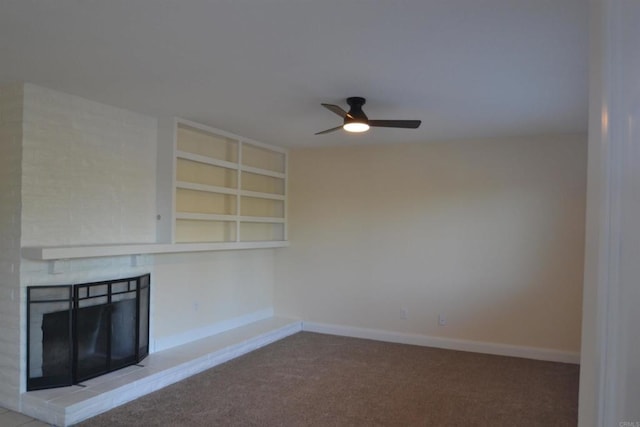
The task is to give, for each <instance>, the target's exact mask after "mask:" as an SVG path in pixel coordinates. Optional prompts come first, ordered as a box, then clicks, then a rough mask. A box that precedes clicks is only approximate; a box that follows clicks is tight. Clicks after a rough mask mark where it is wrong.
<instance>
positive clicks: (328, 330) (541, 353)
mask: <svg viewBox="0 0 640 427" xmlns="http://www.w3.org/2000/svg"><path fill="white" fill-rule="evenodd" d="M302 330H303V331H308V332H319V333H322V334H330V335H341V336H346V337H353V338H365V339H370V340H376V341H386V342H393V343H399V344H411V345H419V346H423V347H436V348H444V349H448V350H460V351H470V352H474V353H485V354H495V355H499V356H512V357H522V358H526V359H535V360H546V361H550V362H563V363H575V364H579V363H580V354H579V353H574V352H570V351H561V350H553V349H548V348H536V347H523V346H517V345H509V344H497V343H490V342H482V341H470V340H461V339H454V338H441V337H431V336H428V335H419V334H409V333H403V332H392V331H384V330H379V329H367V328H357V327H353V326H342V325H332V324H327V323H316V322H306V321H305V322H303V323H302Z"/></svg>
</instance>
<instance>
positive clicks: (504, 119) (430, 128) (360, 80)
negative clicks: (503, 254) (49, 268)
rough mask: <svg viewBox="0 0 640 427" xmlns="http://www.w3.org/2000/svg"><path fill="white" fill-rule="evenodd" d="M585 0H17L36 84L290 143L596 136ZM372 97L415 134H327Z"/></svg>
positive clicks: (13, 23)
mask: <svg viewBox="0 0 640 427" xmlns="http://www.w3.org/2000/svg"><path fill="white" fill-rule="evenodd" d="M588 3H589V1H588V0H394V1H383V0H381V1H375V0H347V1H345V0H316V1H313V0H215V1H213V0H197V1H196V0H172V1H169V0H135V1H131V0H109V1H98V0H56V1H37V0H22V1H20V0H8V1H4V2H3V4H2V13H0V58H1V62H0V84H3V83H10V82H15V81H27V82H32V83H35V84H38V85H41V86H45V87H48V88H51V89H56V90H59V91H62V92H66V93H70V94H74V95H79V96H82V97H85V98H88V99H92V100H96V101H100V102H103V103H106V104H110V105H114V106H119V107H123V108H127V109H129V110H133V111H137V112H141V113H145V114H150V115H153V116H157V117H162V116H179V117H182V118H186V119H190V120H194V121H197V122H200V123H204V124H208V125H210V126H214V127H217V128H220V129H224V130H226V131H229V132H233V133H237V134H239V135H242V136H245V137H249V138H253V139H257V140H260V141H264V142H269V143H273V144H278V145H282V146H288V147H305V146H321V145H344V144H375V143H402V142H427V141H435V140H451V139H471V138H502V137H510V136H526V135H540V134H557V133H573V132H586V130H587V87H588V73H587V53H588V33H587V30H588V28H587V27H588ZM348 96H362V97H365V98H367V105H365V107H364V110H365V112H366V113H367V114H368V116H369V117H370V118H372V119H420V120H422V126H421V127H420V129H418V130H406V129H380V128H375V129H372V130H371V131H369V132H367V133H365V134H358V135H354V134H347V133H346V132H342V131H340V132H334V133H332V134H327V135H321V136H314V135H313V134H314V133H315V132H317V131H320V130H324V129H327V128H330V127H334V126H337V125H339V124H340V118H339V117H338V116H335V115H333V114H332V113H331V112H329V111H327V110H325V109H324V108H322V107H321V106H320V103H321V102H325V103H333V104H339V105H342V106H343V108H345V109H346V108H347V105H346V103H345V98H346V97H348Z"/></svg>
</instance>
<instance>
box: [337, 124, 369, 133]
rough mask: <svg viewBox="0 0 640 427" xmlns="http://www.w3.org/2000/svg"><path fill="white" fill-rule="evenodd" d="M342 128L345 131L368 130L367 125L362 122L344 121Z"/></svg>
mask: <svg viewBox="0 0 640 427" xmlns="http://www.w3.org/2000/svg"><path fill="white" fill-rule="evenodd" d="M342 128H343V129H344V130H346V131H347V132H366V131H368V130H369V125H368V124H366V123H362V122H349V123H345V124H344V126H342Z"/></svg>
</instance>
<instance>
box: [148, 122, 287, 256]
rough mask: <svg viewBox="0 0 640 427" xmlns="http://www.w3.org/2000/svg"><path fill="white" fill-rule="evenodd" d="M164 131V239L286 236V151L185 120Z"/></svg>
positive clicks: (161, 202)
mask: <svg viewBox="0 0 640 427" xmlns="http://www.w3.org/2000/svg"><path fill="white" fill-rule="evenodd" d="M159 136H160V139H161V142H160V144H159V150H162V151H163V153H162V154H159V156H158V242H159V243H218V242H223V243H229V244H233V243H234V242H235V243H238V244H240V243H242V246H243V247H245V246H247V244H249V245H250V242H260V245H257V246H263V244H264V242H285V241H286V240H287V221H286V211H287V194H286V189H287V150H286V149H283V148H280V147H276V146H272V145H268V144H264V143H261V142H258V141H253V140H249V139H246V138H243V137H240V136H238V135H233V134H230V133H228V132H225V131H221V130H219V129H214V128H210V127H208V126H204V125H200V124H198V123H193V122H189V121H187V120H183V119H173V120H172V121H171V123H169V124H166V123H165V124H163V125H161V127H160V129H159ZM169 150H170V152H171V154H170V155H168V154H167V152H168V151H169ZM167 167H168V168H169V172H170V174H171V177H170V178H168V177H167V175H166V174H167ZM161 175H163V176H161ZM169 195H170V196H169Z"/></svg>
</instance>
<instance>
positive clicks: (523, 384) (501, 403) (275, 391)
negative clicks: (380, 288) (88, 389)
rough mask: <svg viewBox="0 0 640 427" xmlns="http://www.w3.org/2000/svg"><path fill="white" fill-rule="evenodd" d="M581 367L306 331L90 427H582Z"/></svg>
mask: <svg viewBox="0 0 640 427" xmlns="http://www.w3.org/2000/svg"><path fill="white" fill-rule="evenodd" d="M578 370H579V368H578V366H577V365H572V364H564V363H552V362H540V361H533V360H527V359H518V358H512V357H502V356H489V355H483V354H477V353H466V352H459V351H450V350H439V349H434V348H428V347H417V346H410V345H401V344H390V343H382V342H377V341H369V340H361V339H354V338H344V337H336V336H331V335H321V334H314V333H308V332H302V333H298V334H296V335H293V336H291V337H288V338H286V339H284V340H281V341H278V342H276V343H274V344H271V345H269V346H267V347H264V348H262V349H260V350H257V351H255V352H253V353H250V354H248V355H245V356H243V357H240V358H238V359H235V360H232V361H230V362H228V363H225V364H223V365H220V366H218V367H216V368H213V369H210V370H208V371H206V372H203V373H201V374H198V375H196V376H194V377H191V378H188V379H186V380H184V381H182V382H179V383H177V384H174V385H172V386H169V387H167V388H164V389H162V390H160V391H157V392H155V393H153V394H150V395H147V396H144V397H142V398H140V399H138V400H136V401H133V402H131V403H129V404H126V405H124V406H121V407H119V408H116V409H113V410H111V411H109V412H106V413H104V414H102V415H99V416H97V417H94V418H92V419H89V420H87V421H85V422H83V423H81V424H80V425H82V426H110V427H111V426H137V425H144V426H491V427H498V426H545V427H548V426H575V425H576V424H577V409H578Z"/></svg>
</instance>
